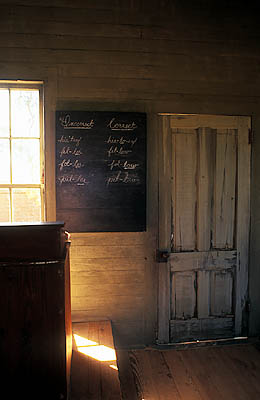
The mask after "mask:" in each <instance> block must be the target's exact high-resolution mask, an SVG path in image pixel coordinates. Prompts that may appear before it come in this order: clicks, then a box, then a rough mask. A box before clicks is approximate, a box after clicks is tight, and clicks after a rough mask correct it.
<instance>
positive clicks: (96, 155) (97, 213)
mask: <svg viewBox="0 0 260 400" xmlns="http://www.w3.org/2000/svg"><path fill="white" fill-rule="evenodd" d="M56 206H57V214H56V218H57V219H59V220H62V221H64V222H65V223H66V227H67V229H68V230H69V231H71V232H88V231H89V232H99V231H104V232H111V231H119V232H120V231H143V230H145V229H146V116H145V114H143V113H138V112H134V113H131V112H110V111H105V112H101V111H100V112H98V111H97V112H88V111H87V112H86V111H57V113H56Z"/></svg>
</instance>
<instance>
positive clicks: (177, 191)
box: [171, 129, 197, 251]
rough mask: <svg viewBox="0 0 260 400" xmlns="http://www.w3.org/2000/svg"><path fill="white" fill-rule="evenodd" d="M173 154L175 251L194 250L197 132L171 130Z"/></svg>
mask: <svg viewBox="0 0 260 400" xmlns="http://www.w3.org/2000/svg"><path fill="white" fill-rule="evenodd" d="M172 154H173V161H172V171H173V172H172V177H173V181H172V189H171V190H172V199H173V204H172V208H173V241H174V251H187V250H194V249H195V247H196V246H195V243H196V227H195V217H196V169H197V135H196V131H195V130H192V129H185V130H182V129H172Z"/></svg>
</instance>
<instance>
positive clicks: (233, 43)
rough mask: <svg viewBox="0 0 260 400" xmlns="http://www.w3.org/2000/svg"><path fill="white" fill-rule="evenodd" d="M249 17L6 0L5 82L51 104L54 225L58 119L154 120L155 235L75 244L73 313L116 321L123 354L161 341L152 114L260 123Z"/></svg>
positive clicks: (122, 4) (210, 9) (154, 4)
mask: <svg viewBox="0 0 260 400" xmlns="http://www.w3.org/2000/svg"><path fill="white" fill-rule="evenodd" d="M218 4H219V2H218ZM250 7H251V6H250ZM250 7H249V6H247V7H243V8H241V7H240V6H239V5H238V4H237V5H236V7H235V8H234V7H231V6H230V5H229V4H225V10H224V11H223V8H222V7H221V5H220V6H219V7H216V6H214V5H211V6H210V5H209V3H208V2H204V1H199V2H196V4H193V5H190V4H189V5H188V4H185V2H182V3H181V2H172V1H170V0H149V1H148V0H143V1H140V0H97V1H92V0H85V1H82V0H74V1H71V0H45V1H43V0H9V1H8V2H7V1H6V0H0V53H1V62H0V76H1V79H42V80H44V82H45V85H46V86H45V87H46V94H48V96H46V99H47V100H46V101H47V102H48V104H46V110H47V111H46V141H47V142H48V146H47V147H46V157H47V158H46V160H47V164H48V167H47V193H48V204H47V207H48V213H47V215H48V218H54V216H55V191H54V189H53V188H54V182H55V173H54V167H53V166H54V162H53V157H54V153H53V150H52V147H51V146H53V143H54V142H53V136H52V135H53V132H54V129H55V128H54V123H55V121H54V111H55V109H57V107H59V108H60V109H62V108H63V109H88V110H90V109H91V110H105V109H109V110H124V111H143V112H147V113H148V149H149V154H148V167H149V170H148V183H147V186H148V191H147V192H148V198H147V207H148V208H147V221H148V232H147V233H142V234H139V233H131V234H127V233H125V234H114V233H107V234H98V235H96V234H89V235H86V236H84V235H77V234H74V235H72V246H71V281H72V294H73V295H72V310H73V311H74V312H75V315H76V313H80V315H81V318H83V315H84V316H85V317H89V318H90V317H91V318H93V317H98V316H103V317H108V318H110V319H112V322H113V323H114V324H115V327H116V329H115V331H116V337H117V338H118V340H120V344H121V345H123V344H124V343H132V344H137V343H139V344H140V343H142V342H144V341H145V337H147V332H148V331H149V332H150V339H149V340H155V336H156V332H155V323H156V314H157V303H156V301H157V300H156V296H157V292H156V290H157V269H156V264H155V250H156V247H157V236H156V235H157V233H158V232H157V228H158V226H157V224H158V219H157V218H158V217H157V214H158V209H157V201H158V199H157V191H158V187H157V186H158V171H157V162H158V161H157V149H158V139H159V135H158V130H157V127H156V118H154V120H152V115H151V114H152V113H156V112H180V113H202V114H206V113H212V114H214V113H220V114H234V115H238V114H243V115H245V114H251V113H257V112H259V111H258V110H259V101H260V75H259V73H258V71H259V60H260V48H259V31H260V30H259V25H256V23H257V24H258V20H257V18H256V17H255V15H254V12H253V11H252V9H251V8H250ZM48 90H49V92H48V93H47V91H48ZM50 103H51V104H50ZM85 317H84V318H85ZM145 335H146V336H145ZM151 337H152V338H153V339H151Z"/></svg>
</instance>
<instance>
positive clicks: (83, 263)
mask: <svg viewBox="0 0 260 400" xmlns="http://www.w3.org/2000/svg"><path fill="white" fill-rule="evenodd" d="M154 253H155V251H154V237H152V236H151V235H148V234H147V233H145V232H140V233H139V232H129V233H127V232H123V233H119V232H111V233H102V232H100V233H83V234H82V233H73V234H72V235H71V249H70V255H71V283H72V288H71V294H72V319H73V320H77V319H80V320H82V319H83V320H84V319H85V320H86V319H88V320H91V319H92V318H97V316H100V317H105V318H108V319H110V320H111V321H112V324H113V326H115V341H116V344H117V345H120V346H121V345H124V343H127V342H129V341H130V342H131V339H130V338H131V337H132V344H133V343H134V342H135V343H136V344H138V342H139V343H141V342H142V341H143V340H144V335H145V332H144V316H145V313H146V310H147V306H148V304H147V299H146V297H147V287H146V279H147V278H146V274H147V267H148V265H149V264H152V263H153V262H154V260H153V258H152V254H154ZM148 298H149V296H148ZM137 332H138V334H137ZM141 338H142V339H141ZM130 342H129V343H130Z"/></svg>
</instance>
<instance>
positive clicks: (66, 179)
mask: <svg viewBox="0 0 260 400" xmlns="http://www.w3.org/2000/svg"><path fill="white" fill-rule="evenodd" d="M57 180H58V182H59V184H60V185H62V184H63V183H74V184H76V185H78V186H84V185H87V184H88V183H89V182H88V181H87V179H86V178H85V177H84V176H83V175H73V174H68V175H60V176H58V179H57Z"/></svg>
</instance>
